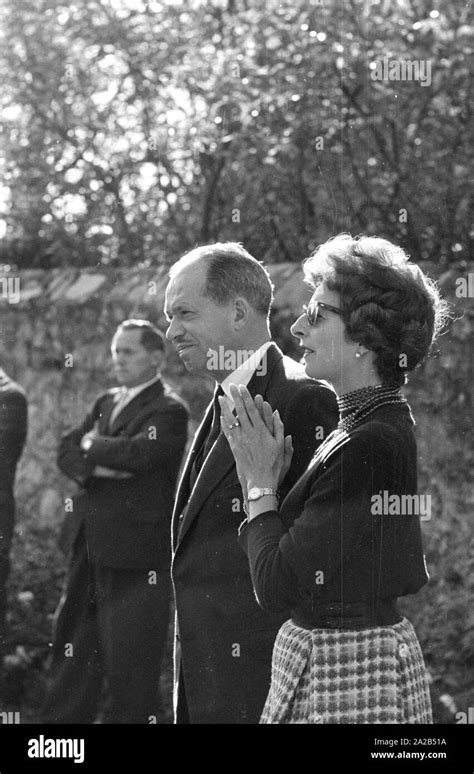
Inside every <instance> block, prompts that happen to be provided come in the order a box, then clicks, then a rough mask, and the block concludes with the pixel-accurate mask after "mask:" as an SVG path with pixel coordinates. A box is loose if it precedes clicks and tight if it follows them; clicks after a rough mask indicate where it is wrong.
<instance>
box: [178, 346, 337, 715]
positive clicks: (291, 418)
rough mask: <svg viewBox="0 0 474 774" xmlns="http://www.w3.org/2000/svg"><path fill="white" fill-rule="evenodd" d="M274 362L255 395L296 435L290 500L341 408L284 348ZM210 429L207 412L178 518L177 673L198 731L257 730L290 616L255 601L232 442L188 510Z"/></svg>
mask: <svg viewBox="0 0 474 774" xmlns="http://www.w3.org/2000/svg"><path fill="white" fill-rule="evenodd" d="M266 357H267V369H266V374H265V375H263V373H262V374H261V375H260V374H258V372H256V373H255V374H254V376H253V377H252V379H251V381H250V383H249V385H248V388H249V391H250V393H251V394H252V395H256V394H258V393H260V394H261V395H263V397H264V398H265V400H267V401H269V403H270V404H271V406H272V408H273V409H278V410H279V412H280V415H281V417H282V420H283V422H284V424H285V431H286V434H291V435H292V438H293V445H294V448H295V453H294V456H293V461H292V465H291V468H290V471H289V472H288V474H287V477H286V480H285V482H284V485H283V486H282V494H283V495H284V494H285V493H286V492H287V491H288V490H289V488H291V486H292V485H293V484H294V483H295V482H296V481H297V479H298V478H299V476H300V475H301V473H302V472H303V471H304V470H305V468H306V466H307V464H308V462H309V460H310V458H311V456H312V454H313V452H314V450H315V448H316V447H317V446H318V445H319V443H320V442H321V437H322V434H324V437H326V435H327V434H328V433H329V432H330V431H331V430H332V429H333V428H334V426H335V424H336V423H337V417H338V412H337V404H336V399H335V395H334V392H333V391H332V390H331V389H330V388H329V387H328V385H326V384H325V383H322V382H316V381H314V380H313V379H309V378H308V377H307V376H306V375H305V372H304V369H303V367H302V366H301V365H299V364H298V363H296V362H295V361H294V360H292V359H291V358H288V357H283V355H282V353H281V352H280V350H279V349H278V347H276V346H275V345H272V346H271V347H270V348H269V350H268V351H267V356H266ZM210 422H211V412H210V410H209V409H208V411H207V413H206V416H205V418H204V420H203V422H202V424H201V426H200V428H199V429H198V431H197V433H196V436H195V439H194V443H193V446H192V449H191V451H190V454H189V456H188V459H187V462H186V466H185V469H184V472H183V475H182V478H181V481H180V485H179V488H178V494H177V498H176V505H175V509H174V515H173V551H174V556H173V564H172V577H173V582H174V588H175V597H176V608H177V620H178V629H179V642H177V643H176V650H175V656H176V659H175V666H176V674H178V675H179V674H180V667H182V670H183V674H184V683H185V690H186V700H187V704H188V710H189V715H190V720H191V722H192V723H257V722H258V719H259V716H260V713H261V711H262V708H263V704H264V701H265V698H266V694H267V692H268V688H269V685H270V666H271V654H272V647H273V642H274V640H275V636H276V633H277V631H278V628H279V626H280V625H281V623H282V621H283V620H285V617H286V618H287V617H288V616H287V615H286V616H285V613H283V615H282V614H277V615H273V614H268V613H266V612H263V611H262V610H261V609H260V608H259V606H258V604H257V602H256V599H255V595H254V592H253V588H252V582H251V578H250V573H249V568H248V562H247V559H246V557H245V555H244V553H243V552H242V550H241V549H240V547H239V545H238V543H237V531H238V527H239V524H240V523H241V521H242V519H243V518H244V513H243V509H242V490H241V487H240V484H239V480H238V478H237V473H236V469H235V463H234V458H233V455H232V452H231V451H230V448H229V445H228V443H227V440H226V438H225V436H224V435H223V433H221V434H220V436H219V438H218V440H217V442H216V443H215V445H214V447H213V448H212V450H211V451H210V453H209V455H208V457H207V458H206V460H205V462H204V465H203V467H202V468H201V472H200V475H199V477H198V479H197V481H196V483H195V486H194V490H193V492H192V495H191V497H190V499H189V502H187V501H188V498H189V495H190V492H189V476H190V472H191V467H192V464H193V461H194V458H195V456H196V454H197V452H198V450H199V448H200V446H201V443H202V439H203V438H204V437H205V436H206V434H207V431H208V428H209V426H210ZM317 428H319V430H318V431H317ZM320 428H323V433H321V430H320ZM178 530H179V536H178ZM177 690H178V687H177V686H175V691H177ZM179 713H180V707H179V706H178V715H179Z"/></svg>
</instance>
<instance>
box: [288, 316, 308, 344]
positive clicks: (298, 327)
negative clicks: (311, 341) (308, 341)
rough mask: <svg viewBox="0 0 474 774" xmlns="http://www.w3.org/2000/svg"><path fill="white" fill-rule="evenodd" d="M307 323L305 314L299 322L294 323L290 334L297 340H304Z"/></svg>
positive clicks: (299, 318)
mask: <svg viewBox="0 0 474 774" xmlns="http://www.w3.org/2000/svg"><path fill="white" fill-rule="evenodd" d="M305 321H306V315H305V313H304V312H303V314H300V316H299V317H298V319H297V320H295V322H294V323H293V325H292V326H291V328H290V333H291V334H292V335H293V336H295V338H297V339H302V338H303V336H304V335H305Z"/></svg>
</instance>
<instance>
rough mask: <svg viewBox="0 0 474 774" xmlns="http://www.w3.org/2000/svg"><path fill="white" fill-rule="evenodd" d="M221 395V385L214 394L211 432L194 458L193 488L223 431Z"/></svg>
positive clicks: (222, 393) (222, 391) (222, 392)
mask: <svg viewBox="0 0 474 774" xmlns="http://www.w3.org/2000/svg"><path fill="white" fill-rule="evenodd" d="M221 395H224V390H223V389H222V387H221V386H220V385H219V387H217V389H216V391H215V393H214V400H213V401H212V420H211V426H210V428H209V432H208V434H207V436H206V438H205V440H204V443H203V444H202V446H201V448H200V449H199V451H198V453H197V455H196V457H195V458H194V463H193V469H192V471H191V486H194V482H195V480H196V478H197V476H198V473H199V471H200V470H201V468H202V466H203V464H204V460H205V459H206V457H207V455H208V454H209V452H210V450H211V449H212V447H213V445H214V443H215V442H216V441H217V439H218V437H219V433H220V431H221V407H220V403H219V400H218V398H219V396H221Z"/></svg>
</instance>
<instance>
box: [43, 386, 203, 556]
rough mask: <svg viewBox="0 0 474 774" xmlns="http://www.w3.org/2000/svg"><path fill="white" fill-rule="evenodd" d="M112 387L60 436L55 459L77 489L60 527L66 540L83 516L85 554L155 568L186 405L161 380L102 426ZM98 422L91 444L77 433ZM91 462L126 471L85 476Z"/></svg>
mask: <svg viewBox="0 0 474 774" xmlns="http://www.w3.org/2000/svg"><path fill="white" fill-rule="evenodd" d="M115 393H116V390H109V391H108V392H107V393H105V394H104V395H102V396H101V397H100V398H99V399H98V400H97V402H96V403H95V405H94V408H93V409H92V412H91V413H90V414H89V415H88V416H87V418H86V419H85V421H84V422H83V424H82V425H81V426H80V427H78V428H77V429H75V430H73V431H72V432H70V433H68V434H67V435H66V436H64V438H63V439H62V441H61V444H60V447H59V452H58V466H59V468H60V470H61V471H62V472H63V473H65V474H66V475H67V476H68V477H69V478H72V479H74V480H75V481H76V482H77V483H79V484H80V485H81V486H82V487H83V489H82V491H81V492H79V493H78V494H77V495H76V496H75V497H74V498H73V511H72V513H70V514H68V516H67V518H66V522H65V525H64V529H63V535H62V539H61V542H62V545H63V548H64V549H65V550H66V549H67V548H70V547H71V546H72V544H73V542H74V540H75V538H76V536H77V534H78V531H79V528H80V526H81V524H82V523H83V522H85V526H86V537H87V544H88V550H89V556H90V559H91V561H92V562H94V563H96V564H98V565H101V566H103V567H111V568H121V569H146V570H155V571H158V570H162V569H165V568H166V567H167V566H168V567H169V562H170V558H171V557H170V548H169V545H170V520H171V513H172V508H173V501H174V493H175V488H176V479H177V476H178V472H179V467H180V464H181V459H182V456H183V453H184V449H185V446H186V439H187V418H188V415H187V411H186V409H185V407H184V405H183V403H182V402H181V401H180V399H179V398H178V397H177V396H175V395H173V394H172V393H170V392H168V391H166V390H164V388H163V385H162V383H161V382H156V383H155V384H152V385H150V386H149V387H147V388H146V389H145V390H143V392H141V393H139V394H138V395H137V396H136V397H135V398H134V399H133V400H132V401H130V403H129V404H128V405H127V406H125V408H124V409H123V410H122V411H121V412H120V414H119V415H118V417H117V419H116V420H115V422H114V423H113V425H112V428H110V429H109V428H108V420H109V416H110V414H111V412H112V409H113V407H114V395H115ZM95 422H98V423H99V434H100V435H99V438H98V439H97V440H95V441H94V443H93V445H92V447H91V449H90V450H89V451H88V452H87V453H84V452H83V451H82V450H81V449H80V446H79V444H80V441H81V438H82V436H83V435H84V434H85V433H87V432H89V431H90V430H91V429H92V427H93V426H94V423H95ZM96 465H101V466H104V467H108V468H112V469H113V470H115V471H121V472H126V473H131V474H132V476H131V477H130V478H123V479H113V478H98V477H94V476H92V472H93V470H94V468H95V466H96Z"/></svg>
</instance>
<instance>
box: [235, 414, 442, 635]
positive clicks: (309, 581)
mask: <svg viewBox="0 0 474 774" xmlns="http://www.w3.org/2000/svg"><path fill="white" fill-rule="evenodd" d="M318 458H319V464H318ZM416 466H417V453H416V440H415V436H414V432H413V421H412V419H411V415H410V410H409V408H408V407H407V406H396V405H393V406H390V405H386V406H381V407H380V408H379V409H377V410H376V411H374V412H373V414H371V415H370V416H369V417H368V418H367V420H366V421H365V422H364V423H362V424H360V425H359V426H358V427H356V428H354V430H352V431H351V432H350V433H349V434H348V433H341V432H336V433H334V435H333V436H332V437H331V438H330V439H328V442H327V444H325V445H324V447H321V449H320V451H319V452H318V455H317V457H316V459H315V461H314V462H313V463H312V464H311V465H310V466H309V468H308V470H307V471H306V472H305V473H304V475H303V476H302V477H301V478H300V480H299V481H298V482H297V484H296V486H295V487H293V489H292V490H291V492H290V493H289V494H288V496H287V497H286V499H285V500H284V502H283V503H282V504H281V507H280V510H279V512H278V513H277V512H276V511H268V512H266V513H264V514H261V516H259V517H257V518H255V519H252V521H251V522H250V523H249V524H248V525H247V526H245V528H244V529H243V530H242V532H241V535H240V538H239V542H240V543H241V545H242V547H243V548H244V550H245V551H246V552H247V554H248V556H249V561H250V567H251V572H252V578H253V583H254V588H255V590H256V594H257V596H258V599H259V602H260V604H261V605H262V607H263V608H265V609H267V610H273V609H280V608H282V607H285V606H286V607H290V608H291V613H292V618H293V619H294V620H296V621H309V622H311V620H312V618H313V619H314V616H315V615H316V613H317V611H318V608H319V607H320V606H321V605H328V604H331V605H333V604H334V603H335V604H336V605H337V606H338V608H339V606H340V605H341V604H344V606H346V607H347V609H348V610H349V609H350V606H351V605H355V604H356V603H363V604H364V605H365V606H366V607H367V609H369V610H372V611H374V614H375V612H376V611H377V610H378V609H379V607H380V605H381V603H382V602H383V601H384V600H389V599H396V598H397V597H401V596H404V595H406V594H414V593H415V592H417V591H418V590H419V589H420V588H421V587H422V586H423V585H424V584H425V583H426V582H427V580H428V576H427V573H426V567H425V563H424V558H423V547H422V539H421V528H420V515H423V513H422V514H418V512H417V509H416V506H415V507H413V505H412V502H416V500H415V501H412V499H411V497H410V496H412V495H415V494H416V492H417V473H416ZM384 492H387V498H388V497H389V496H393V495H395V499H394V500H392V501H391V502H392V503H394V504H395V506H396V505H397V504H398V503H400V504H402V503H403V500H402V499H401V498H402V497H403V495H405V496H408V497H407V501H408V503H409V506H408V507H407V506H405V508H404V509H403V508H400V509H399V511H398V512H395V511H396V508H395V507H394V510H393V512H390V509H389V512H388V513H381V512H380V510H381V509H380V508H379V507H375V506H374V503H375V504H377V503H378V500H377V497H380V498H381V500H382V499H383V494H382V495H381V494H380V493H384ZM405 502H406V501H405ZM404 511H405V512H404ZM290 527H291V530H290ZM317 574H319V576H318V575H317Z"/></svg>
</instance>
